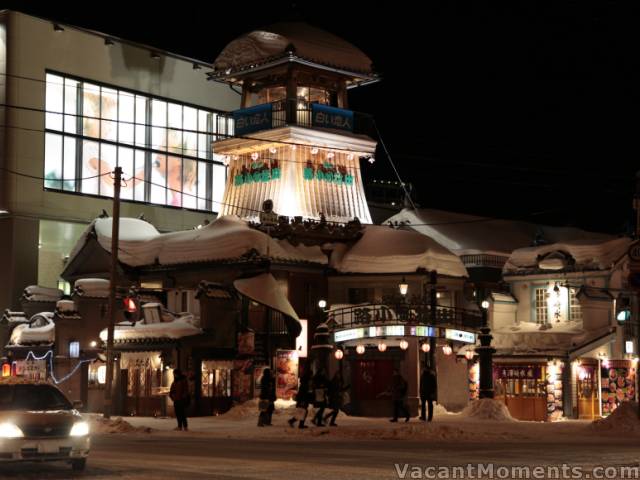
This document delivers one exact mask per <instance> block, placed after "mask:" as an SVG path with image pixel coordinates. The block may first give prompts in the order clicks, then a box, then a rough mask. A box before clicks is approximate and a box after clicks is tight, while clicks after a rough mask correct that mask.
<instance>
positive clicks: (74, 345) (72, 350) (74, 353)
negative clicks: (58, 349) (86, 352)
mask: <svg viewBox="0 0 640 480" xmlns="http://www.w3.org/2000/svg"><path fill="white" fill-rule="evenodd" d="M79 357H80V342H69V358H79Z"/></svg>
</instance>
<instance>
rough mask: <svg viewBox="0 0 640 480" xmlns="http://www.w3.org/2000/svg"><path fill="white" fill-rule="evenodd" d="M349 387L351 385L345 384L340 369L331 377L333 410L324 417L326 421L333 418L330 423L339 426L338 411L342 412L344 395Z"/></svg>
mask: <svg viewBox="0 0 640 480" xmlns="http://www.w3.org/2000/svg"><path fill="white" fill-rule="evenodd" d="M348 389H349V385H347V386H346V387H345V386H344V381H343V379H342V372H340V370H338V371H337V372H336V374H335V375H334V376H333V378H332V379H331V382H329V408H330V409H331V411H330V412H329V413H328V414H327V415H325V417H324V421H325V423H326V422H327V420H328V419H331V421H330V422H329V425H330V426H332V427H337V426H338V424H336V418H338V413H340V409H341V408H342V395H343V394H344V392H345V391H346V390H348Z"/></svg>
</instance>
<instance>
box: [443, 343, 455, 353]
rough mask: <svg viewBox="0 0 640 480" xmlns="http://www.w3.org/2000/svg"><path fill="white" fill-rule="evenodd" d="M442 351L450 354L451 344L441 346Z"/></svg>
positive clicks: (451, 350) (451, 351)
mask: <svg viewBox="0 0 640 480" xmlns="http://www.w3.org/2000/svg"><path fill="white" fill-rule="evenodd" d="M442 353H444V354H445V355H451V354H452V353H453V348H451V345H449V344H447V345H445V346H443V347H442Z"/></svg>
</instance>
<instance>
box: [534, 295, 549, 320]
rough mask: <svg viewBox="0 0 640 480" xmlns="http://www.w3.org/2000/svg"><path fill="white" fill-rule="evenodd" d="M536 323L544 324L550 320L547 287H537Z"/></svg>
mask: <svg viewBox="0 0 640 480" xmlns="http://www.w3.org/2000/svg"><path fill="white" fill-rule="evenodd" d="M535 295H536V297H535V298H536V305H535V309H536V323H540V324H544V323H548V321H549V314H548V308H547V289H546V288H536V290H535Z"/></svg>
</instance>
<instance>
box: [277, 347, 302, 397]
mask: <svg viewBox="0 0 640 480" xmlns="http://www.w3.org/2000/svg"><path fill="white" fill-rule="evenodd" d="M297 391H298V353H297V352H296V351H295V350H277V351H276V397H277V398H283V399H285V400H291V399H292V398H294V397H295V395H296V393H297Z"/></svg>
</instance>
